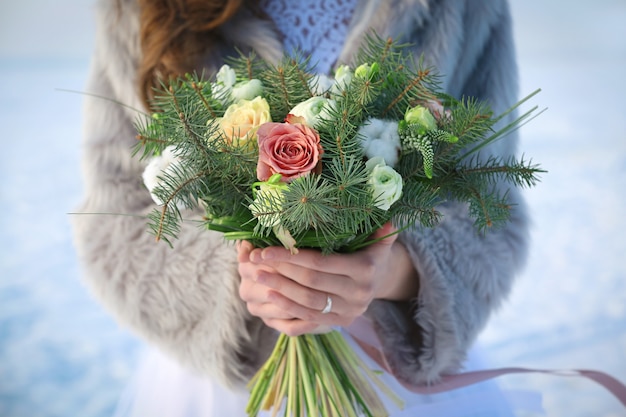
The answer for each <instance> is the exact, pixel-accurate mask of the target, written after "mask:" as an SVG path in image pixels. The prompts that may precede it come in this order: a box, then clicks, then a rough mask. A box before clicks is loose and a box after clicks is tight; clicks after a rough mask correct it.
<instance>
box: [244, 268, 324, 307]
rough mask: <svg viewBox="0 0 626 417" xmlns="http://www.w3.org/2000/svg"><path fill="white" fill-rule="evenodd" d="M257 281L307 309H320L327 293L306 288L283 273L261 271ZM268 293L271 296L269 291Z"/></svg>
mask: <svg viewBox="0 0 626 417" xmlns="http://www.w3.org/2000/svg"><path fill="white" fill-rule="evenodd" d="M257 282H258V283H259V284H262V285H265V286H267V287H268V288H271V289H272V290H274V291H273V292H276V293H279V294H281V295H282V296H283V297H285V298H288V299H289V300H291V301H292V302H294V303H296V304H298V305H300V306H302V307H305V308H307V309H311V310H319V311H321V310H322V309H323V308H324V306H326V297H327V294H328V293H326V292H321V291H317V290H314V289H311V288H307V287H305V286H303V285H301V284H299V283H298V282H296V281H293V280H291V279H289V278H286V277H285V276H283V275H280V274H273V273H269V272H263V273H261V274H259V277H258V281H257ZM268 295H269V296H270V297H271V292H269V293H268ZM270 301H271V298H270Z"/></svg>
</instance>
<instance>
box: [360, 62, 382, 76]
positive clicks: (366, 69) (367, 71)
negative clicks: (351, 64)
mask: <svg viewBox="0 0 626 417" xmlns="http://www.w3.org/2000/svg"><path fill="white" fill-rule="evenodd" d="M379 71H380V65H378V62H374V63H373V64H372V65H369V64H361V65H359V66H358V67H357V68H356V69H355V70H354V76H355V77H357V78H362V79H365V80H368V81H372V80H373V79H374V78H376V76H377V75H378V72H379Z"/></svg>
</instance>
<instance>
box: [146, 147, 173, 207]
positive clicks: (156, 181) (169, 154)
mask: <svg viewBox="0 0 626 417" xmlns="http://www.w3.org/2000/svg"><path fill="white" fill-rule="evenodd" d="M179 163H180V158H179V157H178V156H177V155H176V154H175V153H174V147H173V146H168V147H167V148H165V149H163V152H161V155H159V156H155V157H153V158H152V159H151V160H150V162H148V165H147V166H146V168H145V169H144V171H143V175H142V177H143V183H144V184H145V186H146V188H147V189H148V191H150V195H151V196H152V200H154V202H155V203H156V204H158V205H160V206H161V205H163V204H164V203H165V202H164V201H162V200H161V199H160V198H159V196H157V195H156V194H155V193H154V190H155V189H156V188H157V187H159V186H161V185H162V184H163V179H162V178H163V176H164V175H167V174H169V175H172V174H173V173H174V168H175V166H176V164H179Z"/></svg>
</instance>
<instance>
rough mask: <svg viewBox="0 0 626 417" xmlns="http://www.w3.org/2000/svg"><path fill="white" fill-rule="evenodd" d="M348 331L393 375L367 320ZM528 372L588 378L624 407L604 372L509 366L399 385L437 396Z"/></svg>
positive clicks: (625, 388) (625, 396)
mask: <svg viewBox="0 0 626 417" xmlns="http://www.w3.org/2000/svg"><path fill="white" fill-rule="evenodd" d="M347 331H348V333H349V334H350V335H351V336H352V337H353V338H354V340H355V341H356V343H357V344H358V345H359V346H360V347H361V349H363V351H364V352H365V353H367V354H368V355H369V356H370V357H371V358H372V359H373V360H374V361H375V362H376V363H377V364H378V365H379V366H380V367H381V368H383V369H384V370H385V371H387V372H388V373H390V374H391V375H393V372H392V370H391V366H389V362H388V361H387V359H386V358H385V355H384V353H383V350H382V344H381V342H380V339H379V338H378V335H377V334H376V332H375V331H374V329H373V327H372V325H371V323H370V322H369V320H368V319H366V318H364V317H361V318H359V319H357V320H356V321H355V322H354V323H353V324H352V325H351V326H350V327H348V328H347ZM527 373H540V374H549V375H557V376H567V377H573V376H575V377H585V378H588V379H590V380H592V381H594V382H596V383H598V384H600V385H601V386H603V387H604V388H605V389H607V390H608V391H609V392H610V393H612V394H613V395H614V396H615V397H616V398H617V399H618V400H619V401H620V402H621V403H622V405H624V406H625V407H626V385H624V384H623V383H622V382H621V381H619V380H618V379H616V378H614V377H612V376H611V375H608V374H606V373H604V372H600V371H594V370H585V369H582V370H581V369H575V370H553V369H529V368H519V367H509V368H498V369H487V370H481V371H471V372H463V373H459V374H454V375H444V376H442V377H441V379H440V381H439V382H437V383H435V384H432V385H412V384H408V383H405V382H402V381H398V382H400V383H401V384H402V385H403V386H404V387H405V388H406V389H407V390H409V391H411V392H414V393H417V394H437V393H440V392H445V391H451V390H454V389H458V388H463V387H467V386H469V385H473V384H477V383H479V382H484V381H487V380H490V379H493V378H497V377H500V376H503V375H507V374H527Z"/></svg>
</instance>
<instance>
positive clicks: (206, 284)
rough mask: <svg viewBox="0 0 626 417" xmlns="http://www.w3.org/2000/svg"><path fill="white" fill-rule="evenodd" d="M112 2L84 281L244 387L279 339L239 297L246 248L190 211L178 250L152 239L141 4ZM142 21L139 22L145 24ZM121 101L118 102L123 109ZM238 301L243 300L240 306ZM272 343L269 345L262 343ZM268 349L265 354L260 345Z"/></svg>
mask: <svg viewBox="0 0 626 417" xmlns="http://www.w3.org/2000/svg"><path fill="white" fill-rule="evenodd" d="M113 3H114V2H113V1H107V2H102V3H101V5H100V9H99V10H98V13H99V14H98V20H97V23H98V24H99V27H98V31H97V38H96V39H97V40H96V49H95V55H94V57H93V63H92V71H91V74H90V79H89V83H88V86H87V93H89V94H93V95H97V96H99V97H104V99H102V98H94V97H93V96H90V97H88V98H87V99H86V102H85V111H84V112H85V119H84V123H85V124H84V143H83V146H84V149H83V177H84V186H85V191H84V195H85V197H84V201H83V203H82V205H81V207H80V209H79V211H80V212H81V213H82V214H79V215H75V216H74V217H73V219H72V220H73V229H74V237H75V244H76V248H77V252H78V255H79V258H80V261H81V263H82V266H83V275H84V279H85V281H86V283H87V285H88V287H89V288H90V289H91V290H92V292H93V294H94V295H95V297H96V298H97V299H98V300H99V301H101V302H102V303H103V304H104V306H105V307H106V308H108V309H109V310H110V311H112V313H113V314H114V315H115V317H116V318H117V319H118V320H119V321H120V322H121V323H123V324H125V325H127V326H129V327H131V328H132V329H133V330H134V331H135V332H137V333H138V334H140V335H141V336H143V337H144V338H145V339H147V340H149V341H150V342H153V343H155V344H156V345H157V346H159V347H160V348H162V349H163V350H164V351H166V352H168V353H170V354H171V355H173V356H175V357H177V358H178V359H179V360H180V361H181V362H182V363H184V364H186V365H187V366H189V367H191V368H193V369H195V370H197V371H200V372H203V373H208V374H212V375H215V376H217V377H219V378H221V380H222V381H224V382H226V383H230V384H231V385H232V384H233V383H236V382H244V381H245V380H247V379H248V378H249V377H250V375H251V374H252V372H253V370H256V369H257V368H258V366H259V365H260V361H261V360H262V359H264V357H265V355H266V354H267V353H265V352H263V351H262V350H261V347H262V346H268V348H271V346H272V344H273V343H272V341H273V338H274V335H273V334H272V332H271V331H269V330H268V329H267V328H266V327H265V326H262V324H261V322H260V321H259V320H257V319H253V318H252V317H250V315H249V314H248V312H247V310H246V308H245V305H244V304H243V303H242V302H241V301H240V299H239V297H238V284H239V275H238V272H237V264H236V250H235V248H234V247H233V246H232V245H227V244H225V243H224V241H223V239H222V237H221V235H218V234H214V233H212V232H208V231H206V230H204V229H203V228H202V227H201V225H200V224H199V223H198V222H194V221H193V220H199V216H197V215H195V214H194V213H186V215H185V216H186V217H189V218H190V219H191V220H192V221H189V222H185V223H184V225H183V228H182V230H181V232H180V235H179V236H180V239H178V240H176V241H174V242H173V243H174V248H173V249H171V248H170V247H169V246H168V245H167V244H164V243H162V242H161V243H157V242H155V241H154V238H153V237H152V236H151V235H150V234H149V233H148V229H147V226H146V219H145V215H146V214H147V213H149V212H150V211H151V210H152V209H153V208H154V206H153V203H152V200H151V198H150V195H149V193H148V192H147V190H146V189H145V188H144V186H143V183H142V180H141V174H142V171H143V167H144V165H143V163H142V162H140V161H139V159H138V157H132V155H131V152H132V147H133V146H134V141H135V139H134V137H135V131H134V128H133V120H134V118H135V117H136V116H137V113H136V110H130V109H129V108H128V107H125V106H123V105H129V106H131V107H135V108H140V106H141V105H140V104H139V102H138V99H137V94H136V92H135V90H134V82H133V77H134V74H135V72H136V71H135V69H136V68H135V66H136V58H137V56H138V48H137V46H136V45H134V44H132V43H131V41H130V40H133V41H132V42H134V41H135V40H136V39H137V33H136V27H135V26H136V19H134V18H133V16H134V13H135V12H136V11H135V10H134V9H133V7H134V6H133V4H132V3H131V2H128V1H124V2H122V3H124V4H123V7H122V10H121V12H119V13H118V11H117V10H116V9H115V8H113V7H112V6H111V5H112V4H113ZM135 17H136V16H135ZM113 100H114V101H113ZM233 300H236V301H233ZM260 337H265V338H267V340H268V341H267V343H259V338H260ZM259 346H261V347H259Z"/></svg>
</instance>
